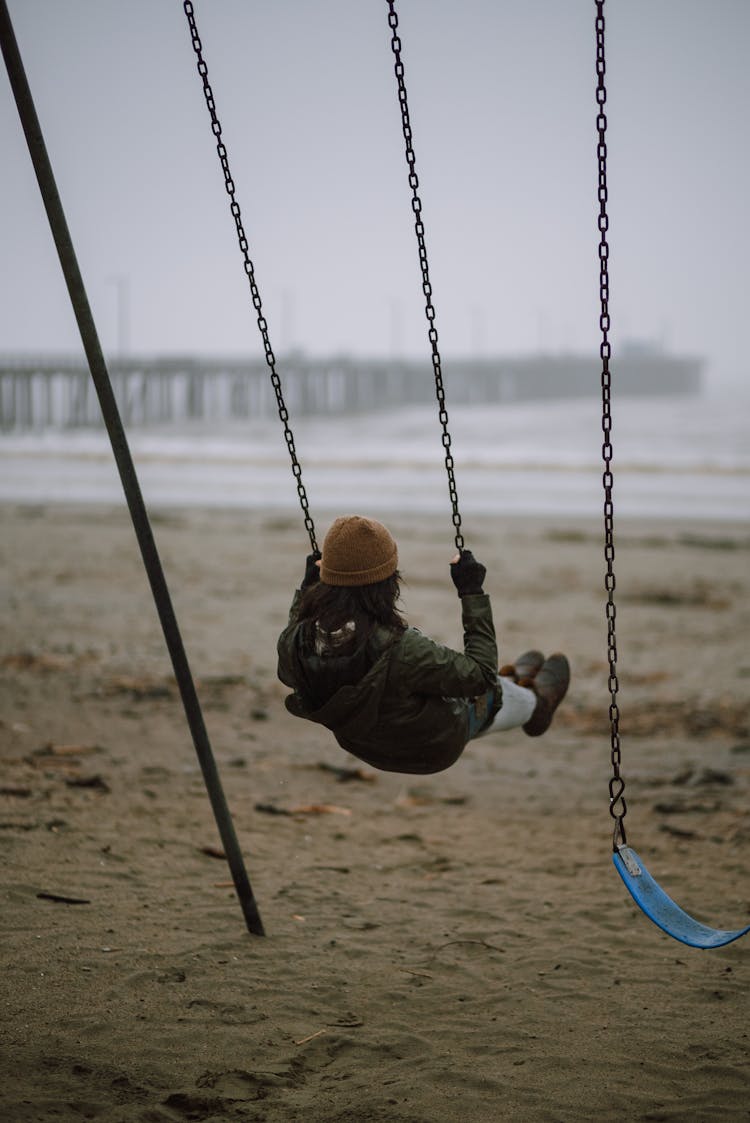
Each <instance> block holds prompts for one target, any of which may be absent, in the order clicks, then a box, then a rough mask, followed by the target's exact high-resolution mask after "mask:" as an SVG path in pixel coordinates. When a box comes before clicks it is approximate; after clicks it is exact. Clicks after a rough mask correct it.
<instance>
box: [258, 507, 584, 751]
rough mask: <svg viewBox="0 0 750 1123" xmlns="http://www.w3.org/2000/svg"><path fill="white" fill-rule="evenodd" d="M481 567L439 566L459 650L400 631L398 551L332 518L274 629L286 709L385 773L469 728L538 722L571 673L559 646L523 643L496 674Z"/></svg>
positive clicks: (542, 727)
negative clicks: (452, 601)
mask: <svg viewBox="0 0 750 1123" xmlns="http://www.w3.org/2000/svg"><path fill="white" fill-rule="evenodd" d="M486 572H487V571H486V569H485V567H484V566H483V565H482V564H481V563H480V562H478V561H477V560H476V559H475V558H474V556H473V555H472V553H471V551H469V550H464V551H463V552H462V553H461V554H460V555H457V557H456V558H455V559H454V560H453V562H452V563H451V566H450V573H451V578H452V579H453V583H454V585H455V586H456V589H457V591H458V595H459V597H460V599H461V612H462V618H463V628H464V650H463V654H462V653H460V652H458V651H453V650H451V649H450V648H448V647H444V646H442V645H441V644H438V643H435V642H434V641H433V640H431V639H429V637H428V636H425V635H423V634H422V633H421V632H419V631H417V629H416V628H411V627H409V626H408V625H407V623H406V621H405V620H404V619H403V618H402V617H401V615H400V614H399V612H398V611H397V609H396V603H397V601H398V599H399V595H400V584H399V582H400V575H399V572H398V549H397V546H396V542H395V541H394V539H393V537H392V536H391V534H390V532H389V531H388V530H387V529H386V527H384V526H383V525H382V523H379V522H376V521H375V520H374V519H367V518H363V517H362V516H360V515H348V516H345V517H344V518H339V519H336V521H335V522H334V523H333V525H332V526H331V529H330V530H329V531H328V534H327V535H326V537H325V540H324V542H323V551H322V556H320V557H319V556H318V555H317V554H310V555H309V556H308V558H307V564H306V569H305V576H304V580H303V582H302V586H301V588H300V589H298V590H297V591H296V592H295V595H294V600H293V602H292V607H291V610H290V613H289V623H288V625H287V627H286V628H285V629H284V631H283V632H282V634H281V636H280V637H279V642H278V654H279V666H278V674H279V678H280V679H281V681H282V682H283V683H285V684H286V685H287V686H290V687H292V689H293V691H294V693H293V694H291V695H289V696H288V697H287V699H286V706H287V709H288V710H289V711H290V712H291V713H293V714H295V715H296V716H297V717H303V718H307V719H308V720H309V721H315V722H319V723H320V724H321V725H325V726H326V727H327V728H328V729H330V730H331V732H332V733H333V735H334V737H335V738H336V740H337V741H338V743H339V745H341V747H342V748H343V749H345V750H346V751H347V752H349V753H351V754H352V755H353V756H356V757H359V759H360V760H363V761H365V762H366V763H367V764H370V765H372V766H373V767H375V768H381V769H384V770H385V771H388V772H409V773H428V772H440V771H442V770H443V769H445V768H449V767H450V766H451V765H452V764H454V763H455V761H456V760H458V758H459V756H460V755H461V753H462V752H463V750H464V748H465V747H466V745H467V744H468V742H469V741H471V740H472V739H473V738H475V737H481V736H484V735H485V734H487V733H494V732H498V731H501V730H505V729H514V728H516V727H517V726H519V725H520V726H522V727H523V729H524V732H525V733H527V734H528V735H529V736H530V737H538V736H540V735H541V734H542V733H544V732H546V730H547V729H548V728H549V725H550V722H551V721H552V716H553V714H554V712H555V710H556V709H557V706H558V705H559V704H560V702H561V701H562V699H563V697H564V695H565V692H566V690H567V689H568V683H569V681H570V668H569V665H568V660H567V659H566V658H565V656H564V655H560V654H557V655H551V656H550V657H549V658H548V659H545V657H544V656H543V655H542V654H541V652H538V651H529V652H527V653H526V654H525V655H522V656H521V657H520V658H519V659H517V660H516V662H515V664H514V665H512V666H509V665H506V666H504V667H501V668H500V671H498V669H497V667H498V663H497V645H496V641H495V629H494V626H493V623H492V609H491V607H490V598H489V596H488V595H487V594H486V593H485V592H484V590H483V588H482V582H483V581H484V577H485V574H486Z"/></svg>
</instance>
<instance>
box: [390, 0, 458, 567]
mask: <svg viewBox="0 0 750 1123" xmlns="http://www.w3.org/2000/svg"><path fill="white" fill-rule="evenodd" d="M386 2H387V4H388V9H389V10H388V26H389V27H390V29H391V32H392V34H391V50H392V51H393V56H394V58H395V60H396V61H395V67H394V70H395V73H396V80H397V82H398V102H399V106H400V107H401V124H402V127H403V132H404V145H405V149H406V162H407V164H408V165H409V186H410V187H411V208H412V211H413V212H414V230H415V233H416V235H417V245H418V247H419V266H420V269H421V270H422V292H423V293H424V298H425V315H426V316H427V323H428V332H427V335H428V338H429V340H430V346H431V348H432V369H433V372H434V374H435V394H436V396H437V402H438V417H439V419H440V424H441V426H442V428H443V448H444V449H445V470H446V472H447V473H448V492H449V494H450V501H451V507H452V509H453V527H454V529H455V532H456V534H455V543H456V549H457V550H458V551H459V553H461V551H462V550H463V548H464V539H463V535H462V533H461V515H460V513H459V510H458V492H457V490H456V477H455V473H454V470H453V468H454V464H453V455H452V453H451V435H450V432H449V431H448V411H447V409H446V408H445V389H444V387H443V371H442V364H441V360H440V351H439V349H438V333H437V328H436V327H435V308H434V305H433V303H432V285H431V283H430V270H429V266H428V264H427V245H426V243H425V232H424V223H423V221H422V200H421V199H420V197H419V192H418V190H417V189H418V187H419V178H418V176H417V170H416V160H415V156H414V146H413V144H412V131H411V121H410V119H409V105H408V102H407V100H406V84H405V82H404V64H403V62H402V61H401V39H400V37H399V34H398V16H397V15H396V7H395V0H386Z"/></svg>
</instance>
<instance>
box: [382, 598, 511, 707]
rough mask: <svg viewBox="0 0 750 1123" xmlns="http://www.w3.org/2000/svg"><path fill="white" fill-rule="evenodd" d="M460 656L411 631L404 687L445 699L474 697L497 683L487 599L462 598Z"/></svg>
mask: <svg viewBox="0 0 750 1123" xmlns="http://www.w3.org/2000/svg"><path fill="white" fill-rule="evenodd" d="M461 610H462V617H463V628H464V650H463V654H462V653H461V652H459V651H454V650H453V649H452V648H450V647H444V646H443V645H442V644H439V643H435V641H434V640H432V639H430V638H429V637H428V636H424V635H422V634H421V633H419V632H417V631H415V630H411V631H410V632H409V639H408V643H407V644H405V645H404V646H403V657H404V666H403V668H400V670H402V671H403V676H404V680H405V685H407V686H408V688H409V689H410V690H413V691H414V693H415V694H436V695H441V696H442V697H445V698H473V697H475V696H476V695H477V694H482V693H484V691H485V690H488V689H489V688H490V687H492V686H494V684H495V682H496V681H497V643H496V640H495V627H494V624H493V622H492V608H491V606H490V598H489V597H488V596H487V595H486V594H485V593H481V594H479V593H478V594H474V595H471V596H465V597H462V598H461Z"/></svg>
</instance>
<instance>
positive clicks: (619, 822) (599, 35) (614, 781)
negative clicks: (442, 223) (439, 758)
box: [595, 0, 627, 850]
mask: <svg viewBox="0 0 750 1123" xmlns="http://www.w3.org/2000/svg"><path fill="white" fill-rule="evenodd" d="M604 2H605V0H595V3H596V23H595V29H596V73H597V87H596V101H597V105H598V113H597V117H596V128H597V133H598V143H597V149H596V151H597V159H598V164H599V186H598V199H599V220H598V226H599V301H600V315H599V328H600V331H601V345H600V348H599V355H600V357H601V360H602V432H603V435H604V443H603V444H602V459H603V461H604V474H603V476H602V484H603V487H604V557H605V560H606V562H607V572H606V577H605V581H604V587H605V589H606V590H607V606H606V618H607V657H608V661H609V692H610V705H609V726H610V736H611V745H612V751H611V763H612V777H611V779H610V781H609V813H610V815H611V816H612V818H613V819H614V820H615V826H614V832H613V836H612V845H613V849H614V850H617V848H618V846H621V845H622V846H624V845H625V843H626V841H627V839H626V835H625V826H624V823H623V819H624V818H625V814H626V812H627V804H626V802H625V796H624V793H625V781H624V780H623V778H622V776H621V774H620V765H621V763H622V754H621V750H620V708H619V705H618V702H617V693H618V690H619V682H618V679H617V633H616V628H615V620H616V616H617V609H616V607H615V583H616V582H615V569H614V562H615V541H614V505H613V501H612V488H613V483H614V479H613V476H612V441H611V433H612V405H611V390H612V376H611V374H610V369H609V360H610V357H611V353H612V349H611V344H610V341H609V332H610V318H609V243H608V241H607V231H608V230H609V216H608V214H607V201H608V190H607V116H606V113H605V105H606V101H607V88H606V86H605V84H604V77H605V73H606V60H605V54H604Z"/></svg>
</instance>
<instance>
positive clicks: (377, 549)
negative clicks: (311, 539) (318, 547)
mask: <svg viewBox="0 0 750 1123" xmlns="http://www.w3.org/2000/svg"><path fill="white" fill-rule="evenodd" d="M397 569H398V548H397V546H396V543H395V541H394V540H393V538H392V536H391V534H390V531H388V530H386V528H385V527H384V526H383V524H382V523H379V522H376V521H375V519H365V518H363V517H362V516H361V515H345V516H344V517H343V518H340V519H336V521H335V523H334V524H333V526H332V527H331V529H330V530H329V531H328V534H326V536H325V540H324V542H323V558H322V560H321V563H320V580H321V581H323V582H324V584H326V585H374V584H375V583H376V582H377V581H385V579H386V577H391V576H392V575H393V574H394V573H395V572H396V570H397Z"/></svg>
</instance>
